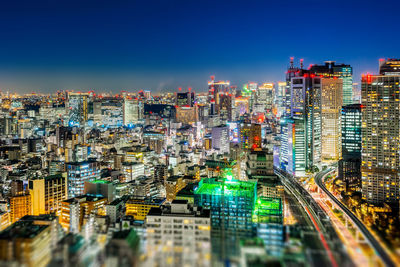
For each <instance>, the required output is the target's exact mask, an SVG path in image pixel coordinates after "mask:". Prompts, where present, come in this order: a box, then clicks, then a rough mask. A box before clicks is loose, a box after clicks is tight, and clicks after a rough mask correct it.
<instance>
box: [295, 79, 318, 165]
mask: <svg viewBox="0 0 400 267" xmlns="http://www.w3.org/2000/svg"><path fill="white" fill-rule="evenodd" d="M321 108H322V107H321V78H319V77H315V76H314V75H312V74H308V73H307V72H305V73H304V75H303V76H300V77H294V78H292V81H291V118H292V119H293V121H294V123H293V124H292V126H294V127H292V142H293V143H294V144H293V147H292V149H293V148H294V150H293V152H292V153H293V156H294V157H295V164H294V166H295V173H298V171H303V170H302V167H300V166H304V167H305V170H308V169H311V168H313V167H314V166H318V167H319V166H320V163H321ZM288 131H290V129H288ZM293 137H295V138H293ZM293 140H294V141H293ZM288 149H291V148H290V147H288ZM289 154H290V153H289ZM297 154H300V155H297ZM298 167H299V168H300V169H298Z"/></svg>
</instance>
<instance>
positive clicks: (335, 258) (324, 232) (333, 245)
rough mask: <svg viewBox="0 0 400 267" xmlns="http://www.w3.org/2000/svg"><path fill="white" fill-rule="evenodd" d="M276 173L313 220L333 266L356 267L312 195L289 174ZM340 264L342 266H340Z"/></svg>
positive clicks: (276, 171)
mask: <svg viewBox="0 0 400 267" xmlns="http://www.w3.org/2000/svg"><path fill="white" fill-rule="evenodd" d="M275 173H276V174H277V175H278V176H279V177H280V178H281V181H282V183H283V185H284V186H285V188H286V189H287V190H288V191H289V192H290V193H291V194H293V195H294V196H295V197H296V199H297V201H299V202H300V203H301V205H302V207H303V209H304V210H305V211H306V213H307V214H308V216H309V218H310V219H311V221H312V223H313V225H314V227H315V229H316V230H317V232H318V234H319V238H320V240H321V242H322V245H323V247H324V249H325V250H326V253H327V256H328V258H329V260H330V263H331V266H333V267H336V266H354V264H353V263H352V262H351V260H350V258H349V257H348V255H347V253H345V251H344V249H343V244H342V242H341V240H340V238H339V237H338V235H337V233H336V231H335V230H334V228H333V226H332V224H331V222H330V221H329V218H328V217H327V216H326V214H325V212H324V211H323V210H322V209H321V207H320V206H318V204H317V203H316V202H315V201H314V199H313V198H312V197H311V195H310V194H309V193H308V192H307V191H306V190H305V189H304V188H303V187H302V186H300V184H298V183H297V181H295V179H293V177H291V176H290V175H288V174H287V173H284V172H282V171H281V170H279V169H275ZM338 263H340V265H339V264H338Z"/></svg>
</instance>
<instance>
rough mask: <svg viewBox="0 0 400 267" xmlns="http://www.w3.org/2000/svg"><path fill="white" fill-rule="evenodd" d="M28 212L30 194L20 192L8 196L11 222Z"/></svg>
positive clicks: (30, 200)
mask: <svg viewBox="0 0 400 267" xmlns="http://www.w3.org/2000/svg"><path fill="white" fill-rule="evenodd" d="M30 214H32V198H31V195H29V194H24V193H22V194H20V195H16V196H12V197H10V219H11V222H12V223H14V222H16V221H18V220H19V219H21V218H22V217H24V216H25V215H30Z"/></svg>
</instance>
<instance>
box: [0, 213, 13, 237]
mask: <svg viewBox="0 0 400 267" xmlns="http://www.w3.org/2000/svg"><path fill="white" fill-rule="evenodd" d="M10 224H11V218H10V213H9V212H7V211H0V232H1V231H3V230H4V229H6V228H7V227H8V226H9V225H10Z"/></svg>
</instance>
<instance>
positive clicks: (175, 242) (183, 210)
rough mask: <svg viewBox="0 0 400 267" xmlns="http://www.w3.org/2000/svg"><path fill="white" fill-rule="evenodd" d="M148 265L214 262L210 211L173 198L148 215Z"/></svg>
mask: <svg viewBox="0 0 400 267" xmlns="http://www.w3.org/2000/svg"><path fill="white" fill-rule="evenodd" d="M146 225H147V252H148V259H149V262H147V264H148V265H149V266H211V219H210V211H209V210H206V209H202V208H200V207H197V206H193V205H189V204H188V202H187V201H186V200H174V201H172V203H171V204H170V205H163V206H161V207H159V208H151V209H150V211H149V213H148V214H147V218H146Z"/></svg>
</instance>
